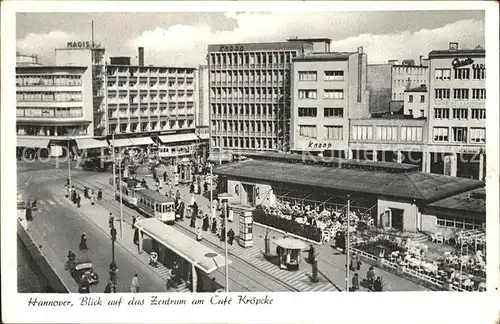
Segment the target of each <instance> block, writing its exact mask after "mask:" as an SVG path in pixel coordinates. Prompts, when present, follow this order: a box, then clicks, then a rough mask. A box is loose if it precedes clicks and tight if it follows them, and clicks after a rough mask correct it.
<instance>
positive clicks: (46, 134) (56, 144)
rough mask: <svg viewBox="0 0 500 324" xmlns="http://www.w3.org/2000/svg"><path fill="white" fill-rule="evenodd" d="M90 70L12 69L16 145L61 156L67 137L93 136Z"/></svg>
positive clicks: (78, 67)
mask: <svg viewBox="0 0 500 324" xmlns="http://www.w3.org/2000/svg"><path fill="white" fill-rule="evenodd" d="M89 93H92V75H91V70H90V69H89V68H88V67H86V66H22V67H17V68H16V132H17V141H18V143H17V146H18V147H26V148H38V149H39V148H48V147H50V152H51V154H52V155H57V156H58V155H60V154H62V146H64V142H65V141H66V140H67V139H68V138H85V137H92V136H93V135H94V133H93V132H94V127H93V103H92V97H91V96H89V95H86V94H89Z"/></svg>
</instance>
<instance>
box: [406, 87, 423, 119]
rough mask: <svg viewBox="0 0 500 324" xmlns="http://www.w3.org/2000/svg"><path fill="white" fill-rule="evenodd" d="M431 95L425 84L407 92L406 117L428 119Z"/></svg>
mask: <svg viewBox="0 0 500 324" xmlns="http://www.w3.org/2000/svg"><path fill="white" fill-rule="evenodd" d="M428 107H429V95H428V92H427V86H426V85H425V84H423V85H421V86H419V87H416V88H411V89H409V90H405V95H404V105H403V110H404V115H405V116H409V117H410V118H427V117H428V115H429V113H428V111H429V108H428Z"/></svg>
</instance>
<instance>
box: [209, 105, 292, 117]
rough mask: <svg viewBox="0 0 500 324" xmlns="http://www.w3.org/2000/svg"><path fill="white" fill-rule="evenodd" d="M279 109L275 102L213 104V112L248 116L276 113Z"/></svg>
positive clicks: (281, 106)
mask: <svg viewBox="0 0 500 324" xmlns="http://www.w3.org/2000/svg"><path fill="white" fill-rule="evenodd" d="M283 106H284V105H283V104H280V108H281V109H283ZM277 110H278V105H275V104H267V105H266V104H243V105H232V104H212V113H213V114H230V115H232V114H238V113H239V114H240V115H246V116H254V115H255V114H257V115H260V114H261V113H262V115H267V114H272V113H273V112H274V113H275V112H276V111H277Z"/></svg>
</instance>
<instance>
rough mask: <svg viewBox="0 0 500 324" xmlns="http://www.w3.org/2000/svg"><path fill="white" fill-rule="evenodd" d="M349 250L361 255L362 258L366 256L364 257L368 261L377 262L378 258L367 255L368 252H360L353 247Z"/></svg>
mask: <svg viewBox="0 0 500 324" xmlns="http://www.w3.org/2000/svg"><path fill="white" fill-rule="evenodd" d="M349 250H350V251H351V252H352V253H356V254H359V255H361V256H364V257H365V258H367V259H370V260H373V261H377V258H376V257H375V256H373V255H371V254H370V253H367V252H365V251H363V250H358V249H356V248H353V247H351V248H349Z"/></svg>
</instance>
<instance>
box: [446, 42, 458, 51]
mask: <svg viewBox="0 0 500 324" xmlns="http://www.w3.org/2000/svg"><path fill="white" fill-rule="evenodd" d="M448 50H450V51H456V50H458V43H457V42H450V43H449V45H448Z"/></svg>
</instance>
